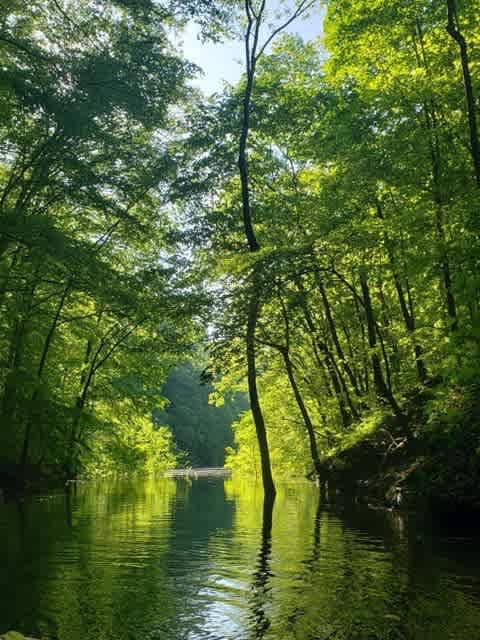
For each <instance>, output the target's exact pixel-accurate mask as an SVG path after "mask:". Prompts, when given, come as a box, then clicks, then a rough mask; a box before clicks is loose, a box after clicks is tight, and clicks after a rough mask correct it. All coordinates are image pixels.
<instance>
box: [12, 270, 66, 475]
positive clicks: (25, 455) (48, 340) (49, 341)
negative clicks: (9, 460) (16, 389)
mask: <svg viewBox="0 0 480 640" xmlns="http://www.w3.org/2000/svg"><path fill="white" fill-rule="evenodd" d="M70 286H71V284H70V282H69V283H68V284H67V286H66V287H65V289H64V291H63V293H62V296H61V298H60V301H59V303H58V305H57V309H56V311H55V316H54V318H53V321H52V324H51V325H50V328H49V330H48V333H47V336H46V338H45V342H44V343H43V349H42V355H41V357H40V362H39V364H38V369H37V380H36V384H35V390H34V392H33V394H32V397H31V400H30V406H29V413H28V417H27V423H26V425H25V434H24V438H23V447H22V454H21V457H20V466H21V468H22V469H25V467H26V464H27V460H28V449H29V446H30V436H31V431H32V426H33V415H32V412H33V408H34V406H35V403H36V401H37V399H38V387H39V385H40V383H41V381H42V376H43V371H44V369H45V364H46V362H47V357H48V352H49V351H50V346H51V344H52V340H53V336H54V335H55V331H56V330H57V326H58V321H59V320H60V314H61V313H62V310H63V307H64V305H65V301H66V299H67V295H68V293H69V292H70Z"/></svg>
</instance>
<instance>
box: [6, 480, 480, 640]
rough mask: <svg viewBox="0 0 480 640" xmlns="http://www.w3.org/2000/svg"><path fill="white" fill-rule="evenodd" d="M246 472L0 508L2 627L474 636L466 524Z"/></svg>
mask: <svg viewBox="0 0 480 640" xmlns="http://www.w3.org/2000/svg"><path fill="white" fill-rule="evenodd" d="M271 507H272V506H271V505H268V504H267V505H264V504H263V496H262V492H261V490H260V488H259V487H258V486H256V485H252V484H251V483H248V482H238V481H234V480H227V481H225V482H224V481H222V480H218V479H215V480H213V479H199V480H196V481H185V480H181V479H180V480H171V479H147V480H134V481H133V480H132V481H118V482H115V483H112V482H110V483H98V484H86V485H81V486H79V488H78V490H77V492H75V493H71V494H70V495H66V496H65V495H63V494H59V495H55V496H49V497H48V496H47V497H45V498H36V499H33V500H31V501H25V502H20V503H9V504H7V505H3V506H2V507H1V510H0V563H1V566H2V567H3V568H4V570H3V571H2V573H1V575H0V589H1V598H0V632H2V631H5V630H7V629H8V628H16V629H19V630H21V631H23V632H24V633H28V634H36V635H38V636H39V637H40V636H41V637H43V638H52V639H53V638H58V639H59V640H93V639H95V640H110V639H111V640H113V639H115V640H117V639H118V640H132V639H135V640H136V639H140V638H142V639H145V638H148V639H152V640H153V639H165V640H170V639H172V640H173V639H175V640H182V639H185V640H187V639H188V640H204V639H205V640H207V639H208V640H220V639H228V640H230V639H232V640H233V639H235V640H237V639H238V640H242V639H245V640H247V639H248V640H258V639H260V638H265V639H266V640H273V639H280V640H284V639H285V640H290V639H292V640H293V639H298V640H307V639H311V640H314V639H315V640H316V639H320V640H321V639H322V638H331V639H333V638H336V639H341V640H347V639H348V640H353V639H359V640H373V639H378V640H380V639H382V640H389V639H392V640H393V639H395V640H396V639H400V638H402V639H408V638H412V640H413V639H415V640H417V639H422V640H423V639H425V640H430V639H431V640H447V639H448V640H450V639H453V638H455V639H459V640H467V639H468V640H471V639H474V638H476V637H479V633H478V630H479V629H480V569H479V554H478V551H477V545H476V543H475V541H474V540H472V539H470V538H461V539H458V538H456V539H454V538H453V537H452V536H450V537H448V536H445V535H443V536H442V537H434V536H431V535H429V534H428V533H426V532H425V531H424V530H423V529H421V528H419V525H418V524H415V523H413V524H412V522H410V521H409V519H407V518H405V517H404V516H401V515H399V514H393V513H385V512H373V511H370V510H367V509H365V508H362V509H360V508H355V509H352V508H350V509H343V510H341V511H340V510H331V509H327V508H322V505H321V504H320V503H319V499H318V493H317V490H316V489H315V487H312V486H311V485H308V484H303V483H300V484H296V485H295V484H292V485H284V486H281V487H280V491H279V494H278V496H277V500H276V502H275V505H274V506H273V510H272V508H271Z"/></svg>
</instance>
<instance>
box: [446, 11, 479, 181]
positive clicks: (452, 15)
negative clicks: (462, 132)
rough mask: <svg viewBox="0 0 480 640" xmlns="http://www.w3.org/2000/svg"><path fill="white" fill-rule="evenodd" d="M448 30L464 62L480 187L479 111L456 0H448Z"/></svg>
mask: <svg viewBox="0 0 480 640" xmlns="http://www.w3.org/2000/svg"><path fill="white" fill-rule="evenodd" d="M447 16H448V17H447V20H448V22H447V32H448V33H449V34H450V35H451V36H452V38H453V39H454V40H455V42H456V43H457V44H458V47H459V49H460V61H461V63H462V75H463V85H464V88H465V102H466V105H467V114H468V129H469V134H470V152H471V155H472V163H473V169H474V172H475V179H476V181H477V185H478V186H479V187H480V143H479V140H478V126H477V113H476V106H475V95H474V93H473V83H472V75H471V73H470V61H469V56H468V47H467V41H466V40H465V37H464V35H463V34H462V33H461V31H460V29H459V26H458V16H457V7H456V2H455V0H447Z"/></svg>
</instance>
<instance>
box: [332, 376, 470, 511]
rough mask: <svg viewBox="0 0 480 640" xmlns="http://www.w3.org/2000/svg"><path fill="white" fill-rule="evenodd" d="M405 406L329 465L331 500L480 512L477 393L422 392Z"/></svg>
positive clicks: (456, 389) (459, 390) (456, 390)
mask: <svg viewBox="0 0 480 640" xmlns="http://www.w3.org/2000/svg"><path fill="white" fill-rule="evenodd" d="M407 406H408V409H407V411H406V412H405V416H404V418H403V419H399V418H396V417H391V418H389V419H386V420H384V421H383V422H382V424H380V425H379V427H378V428H377V429H375V430H374V431H373V432H372V433H369V434H368V435H367V436H365V437H364V438H363V439H361V440H360V441H358V442H356V443H355V445H353V446H352V447H349V448H346V449H344V450H343V451H341V452H340V453H338V454H337V455H336V456H335V457H333V458H331V459H329V460H328V465H329V490H330V494H331V495H332V497H335V496H338V495H339V494H340V495H343V496H345V497H346V496H349V497H353V498H355V499H356V500H359V501H367V502H374V503H378V504H384V505H386V506H391V507H407V508H410V507H417V508H418V507H419V506H422V507H428V508H433V509H438V510H442V511H443V510H447V511H449V510H455V511H458V510H465V511H475V512H479V513H480V394H479V387H478V386H477V385H471V386H469V387H468V388H463V389H462V388H459V387H451V388H449V389H445V388H440V387H438V388H437V389H435V390H432V389H423V390H422V391H421V392H418V393H417V394H416V395H415V396H414V397H412V398H411V399H410V401H409V403H408V405H407Z"/></svg>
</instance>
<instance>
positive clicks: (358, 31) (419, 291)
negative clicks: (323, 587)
mask: <svg viewBox="0 0 480 640" xmlns="http://www.w3.org/2000/svg"><path fill="white" fill-rule="evenodd" d="M157 5H158V3H157V2H153V1H152V0H142V2H141V3H136V2H133V3H132V2H124V1H123V0H95V1H94V0H76V1H75V2H73V1H72V0H34V1H32V2H29V3H25V2H22V1H21V0H13V1H12V2H9V3H6V4H5V6H4V7H2V8H1V9H0V87H1V89H2V91H1V92H0V365H1V369H0V489H1V490H2V492H5V493H7V492H8V491H9V490H10V491H22V490H38V489H41V488H44V487H45V486H47V487H48V486H52V487H54V486H62V485H64V484H65V482H68V481H70V480H75V479H77V478H81V477H88V478H105V477H109V476H110V475H111V474H114V473H119V474H125V475H128V474H133V473H141V474H150V475H153V474H155V473H163V472H165V471H166V470H169V469H174V468H186V467H190V466H192V467H222V466H225V467H227V468H229V469H232V473H233V474H239V475H247V474H252V475H254V476H256V477H258V478H262V482H263V486H264V490H265V494H266V496H267V498H268V499H270V501H273V499H274V496H275V484H274V483H275V480H281V479H282V478H288V477H310V478H311V479H312V480H316V481H317V482H318V484H319V485H320V492H321V494H322V495H324V496H325V498H333V497H334V496H335V495H336V494H339V495H343V496H346V497H351V498H353V497H354V496H360V497H361V496H363V495H365V496H368V499H375V500H377V501H378V502H379V503H385V504H387V505H390V506H392V507H396V506H398V507H409V506H410V505H412V504H415V503H416V504H420V503H428V504H431V505H434V506H435V507H436V508H439V509H440V508H443V506H448V507H451V508H457V507H458V508H462V509H466V510H468V509H472V510H478V508H479V506H480V385H479V382H478V380H479V378H480V234H479V230H480V223H479V220H480V218H479V211H480V142H479V124H478V120H479V114H478V111H479V108H478V101H479V95H480V94H479V92H480V40H479V31H478V15H479V14H480V0H472V1H471V2H468V3H467V2H462V1H461V0H442V1H439V2H436V3H432V2H427V1H426V0H412V1H411V2H408V3H405V2H403V1H401V0H392V1H391V2H372V1H371V0H354V1H352V2H348V3H346V2H344V1H343V0H328V2H325V3H318V2H315V1H314V0H312V1H308V0H295V2H290V3H280V4H278V3H275V2H273V0H267V1H266V2H263V1H260V0H259V1H256V0H247V1H246V2H245V3H235V2H230V1H227V0H225V2H223V1H219V2H215V3H211V2H206V1H204V0H182V2H173V0H172V1H170V0H165V2H162V3H161V7H162V8H161V10H160V9H159V8H158V6H157ZM213 5H215V6H213ZM320 5H321V7H323V8H322V11H323V9H325V18H324V37H323V38H322V39H319V40H312V41H304V40H302V38H301V37H300V36H299V35H297V34H292V33H291V32H289V28H290V27H291V25H295V26H297V25H300V27H299V28H300V30H301V24H302V17H305V16H310V18H311V17H312V16H317V17H318V19H319V20H320V15H322V16H323V13H322V14H320ZM279 6H281V8H282V12H281V15H279V13H278V11H277V9H278V8H279ZM92 16H93V17H94V19H92ZM192 21H193V23H195V24H196V25H197V27H198V29H199V30H200V32H201V36H202V38H205V39H207V40H210V41H213V42H215V41H224V42H225V41H228V39H230V38H233V37H237V38H238V37H240V39H241V41H242V44H243V49H244V53H245V60H244V74H243V76H242V78H241V79H240V80H239V81H238V82H237V83H236V84H229V83H225V85H224V87H223V88H222V90H221V91H219V92H218V93H216V94H214V95H212V96H205V95H202V94H201V92H200V91H197V90H193V89H192V84H191V83H192V81H193V80H194V79H195V77H196V74H197V73H198V69H197V68H196V67H195V64H194V62H195V61H190V60H187V59H185V56H184V55H183V53H182V51H181V50H180V49H179V47H178V45H177V44H175V42H177V40H178V38H177V39H176V37H175V34H176V33H178V32H181V30H182V29H183V28H184V27H185V26H186V25H188V24H189V23H192ZM199 46H200V44H199ZM249 407H250V410H249Z"/></svg>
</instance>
